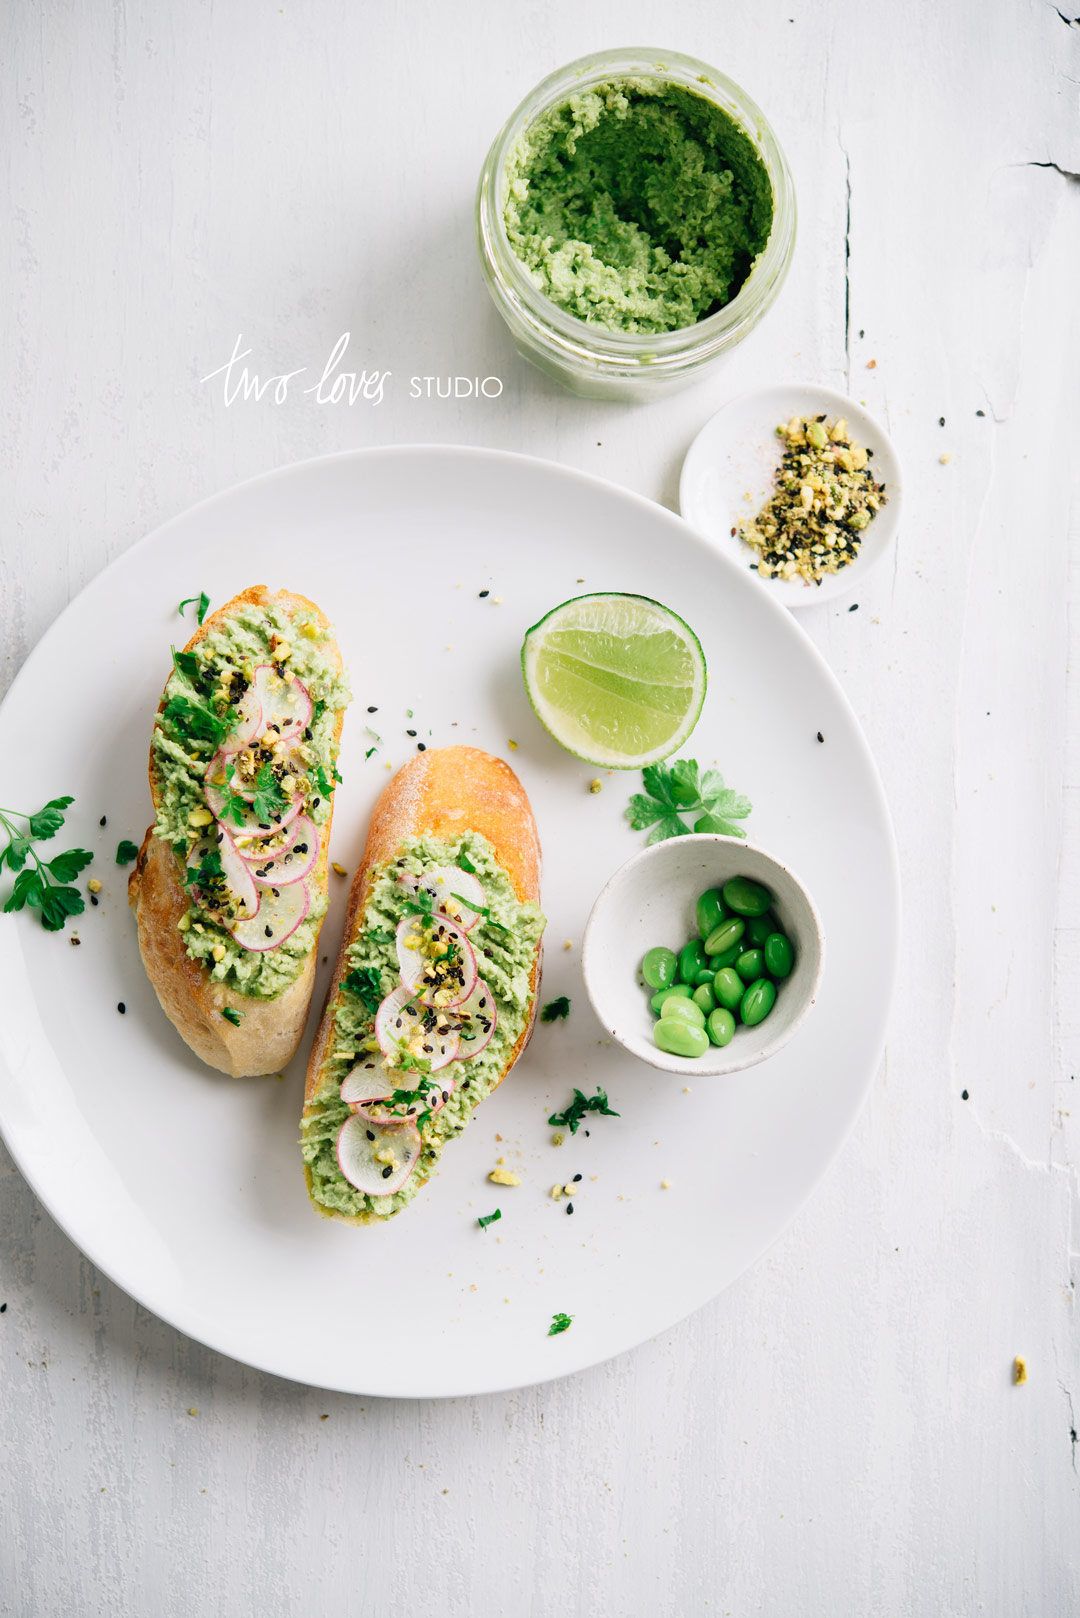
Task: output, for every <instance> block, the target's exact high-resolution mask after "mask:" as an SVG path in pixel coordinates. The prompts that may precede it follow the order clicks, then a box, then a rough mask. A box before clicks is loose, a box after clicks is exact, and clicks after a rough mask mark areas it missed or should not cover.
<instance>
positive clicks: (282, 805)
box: [251, 764, 289, 821]
mask: <svg viewBox="0 0 1080 1618" xmlns="http://www.w3.org/2000/svg"><path fill="white" fill-rule="evenodd" d="M251 807H252V809H253V811H254V814H255V819H256V820H262V821H267V820H273V818H274V816H275V815H281V814H283V813H284V811H285V810H286V809H287V808H288V807H289V800H288V797H287V796H286V794H285V793H284V792H283V791H282V789H281V782H280V781H279V780H278V778H277V776H276V775H275V774H274V767H273V765H272V764H264V765H263V766H262V767H261V769H260V770H259V773H258V775H257V776H256V777H255V796H254V798H253V799H252V803H251Z"/></svg>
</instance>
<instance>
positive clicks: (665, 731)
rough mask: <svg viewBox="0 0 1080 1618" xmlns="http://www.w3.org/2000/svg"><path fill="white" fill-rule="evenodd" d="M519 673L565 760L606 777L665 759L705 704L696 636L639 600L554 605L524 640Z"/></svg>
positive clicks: (604, 598)
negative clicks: (569, 757) (598, 768)
mask: <svg viewBox="0 0 1080 1618" xmlns="http://www.w3.org/2000/svg"><path fill="white" fill-rule="evenodd" d="M521 669H522V673H523V675H524V678H525V690H526V691H527V693H528V697H529V701H530V702H531V703H532V705H533V708H534V710H535V712H536V717H537V718H538V719H539V720H540V723H541V724H542V725H543V726H544V727H545V729H547V730H549V731H550V732H551V734H552V736H554V738H555V740H556V741H557V742H558V743H559V744H560V745H561V746H562V747H565V748H566V749H567V751H568V752H571V753H574V754H575V755H576V756H577V757H578V758H583V759H586V760H587V761H588V762H589V763H590V764H602V765H604V766H605V767H606V768H608V769H614V770H634V769H640V768H641V767H642V766H643V765H645V764H654V763H655V762H656V761H657V759H661V758H667V756H668V754H669V753H674V752H675V751H676V749H677V748H679V747H681V746H682V744H683V742H684V741H685V740H686V738H687V737H688V736H689V734H690V732H691V731H692V730H693V728H694V726H695V725H696V723H697V719H698V715H699V714H700V712H701V705H702V703H703V702H704V700H705V656H704V653H703V652H702V650H701V644H700V642H699V641H698V638H697V636H696V635H695V634H694V632H693V630H692V629H691V628H690V626H689V625H688V624H686V623H684V622H683V620H682V619H681V618H680V617H678V615H677V614H676V613H674V612H672V611H671V610H670V608H668V607H665V606H662V605H661V604H660V602H658V601H650V600H649V598H648V597H647V596H634V595H590V596H577V597H576V598H575V599H574V600H572V601H564V602H563V604H562V606H561V607H556V608H555V609H554V610H553V611H552V612H549V613H548V615H547V617H546V618H542V619H541V620H540V622H539V623H538V624H534V625H533V627H532V629H530V630H529V632H528V634H527V635H526V636H525V643H524V645H523V646H522V648H521Z"/></svg>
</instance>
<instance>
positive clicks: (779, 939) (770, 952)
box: [765, 933, 795, 978]
mask: <svg viewBox="0 0 1080 1618" xmlns="http://www.w3.org/2000/svg"><path fill="white" fill-rule="evenodd" d="M765 965H766V967H767V968H768V970H769V971H770V972H771V973H772V975H773V977H774V978H786V977H787V975H788V973H789V972H790V971H791V968H792V967H793V966H794V965H795V951H794V950H793V949H792V947H791V939H790V938H789V937H788V935H787V933H770V934H769V936H768V938H767V939H766V940H765Z"/></svg>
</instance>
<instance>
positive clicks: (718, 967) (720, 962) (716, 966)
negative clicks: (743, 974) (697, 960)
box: [709, 942, 743, 974]
mask: <svg viewBox="0 0 1080 1618" xmlns="http://www.w3.org/2000/svg"><path fill="white" fill-rule="evenodd" d="M742 952H743V946H742V943H741V942H740V943H738V944H732V946H731V948H730V949H724V950H721V951H720V954H719V955H713V956H712V957H711V958H710V961H709V964H710V966H711V967H712V969H713V973H714V974H715V973H717V972H720V971H722V970H723V968H724V967H725V966H734V965H735V962H736V961H737V960H738V959H739V956H740V955H741V954H742Z"/></svg>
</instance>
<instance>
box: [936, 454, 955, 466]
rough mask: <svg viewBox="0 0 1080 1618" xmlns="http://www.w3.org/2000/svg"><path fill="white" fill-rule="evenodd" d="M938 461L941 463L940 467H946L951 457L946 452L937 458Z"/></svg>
mask: <svg viewBox="0 0 1080 1618" xmlns="http://www.w3.org/2000/svg"><path fill="white" fill-rule="evenodd" d="M938 460H939V461H940V462H941V464H942V466H948V464H949V462H950V461H951V460H952V456H951V455H950V454H949V453H948V452H947V451H946V453H945V454H944V455H939V456H938Z"/></svg>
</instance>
